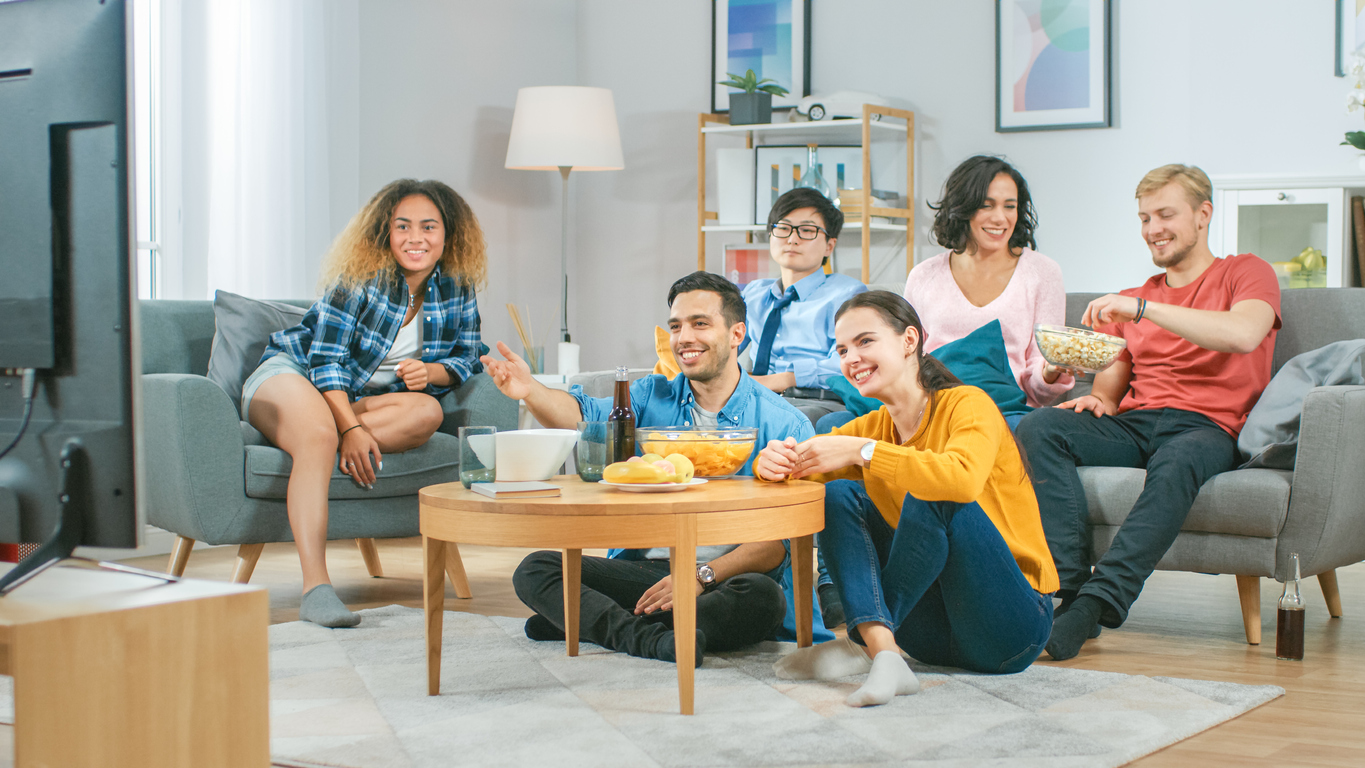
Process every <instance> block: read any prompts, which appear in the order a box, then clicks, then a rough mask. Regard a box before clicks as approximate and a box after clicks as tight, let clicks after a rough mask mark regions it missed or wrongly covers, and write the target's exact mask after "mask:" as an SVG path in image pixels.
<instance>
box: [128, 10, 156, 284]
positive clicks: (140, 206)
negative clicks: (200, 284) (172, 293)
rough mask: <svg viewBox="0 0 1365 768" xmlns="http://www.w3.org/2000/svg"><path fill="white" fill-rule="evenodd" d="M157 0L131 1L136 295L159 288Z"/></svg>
mask: <svg viewBox="0 0 1365 768" xmlns="http://www.w3.org/2000/svg"><path fill="white" fill-rule="evenodd" d="M160 22H161V2H160V0H133V82H132V88H133V164H134V166H135V167H134V179H133V188H134V190H135V200H134V210H135V212H136V232H137V235H136V237H137V295H138V298H140V299H156V298H160V297H161V294H162V289H161V245H160V237H161V232H160V229H161V227H160V221H159V216H158V202H159V195H158V192H159V189H160V186H161V184H160V168H161V162H160V161H161V156H160V155H161V153H160V150H161V142H160V126H161V109H160V102H161V99H160V96H161V77H160V73H161V56H160V52H161V45H160V42H161V23H160Z"/></svg>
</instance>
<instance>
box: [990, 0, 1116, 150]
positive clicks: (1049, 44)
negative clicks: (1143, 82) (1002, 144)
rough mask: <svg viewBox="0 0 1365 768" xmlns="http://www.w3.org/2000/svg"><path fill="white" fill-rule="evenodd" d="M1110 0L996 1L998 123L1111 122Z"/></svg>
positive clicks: (1017, 127) (1041, 127)
mask: <svg viewBox="0 0 1365 768" xmlns="http://www.w3.org/2000/svg"><path fill="white" fill-rule="evenodd" d="M1110 18H1111V14H1110V7H1109V0H1071V2H1069V3H1068V2H1055V1H1049V0H996V1H995V130H996V131H997V132H1000V133H1007V132H1011V131H1049V130H1057V129H1062V128H1108V127H1109V125H1110V124H1111V123H1110V110H1109V100H1110V61H1109V39H1110V33H1109V25H1110Z"/></svg>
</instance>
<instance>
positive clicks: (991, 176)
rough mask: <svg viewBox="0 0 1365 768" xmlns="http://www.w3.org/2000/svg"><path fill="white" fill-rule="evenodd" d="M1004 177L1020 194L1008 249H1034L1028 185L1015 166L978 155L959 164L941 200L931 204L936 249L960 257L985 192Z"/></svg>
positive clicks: (1035, 225) (1034, 217)
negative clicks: (938, 248)
mask: <svg viewBox="0 0 1365 768" xmlns="http://www.w3.org/2000/svg"><path fill="white" fill-rule="evenodd" d="M1002 173H1005V174H1009V177H1010V178H1011V179H1014V186H1015V187H1016V188H1018V190H1019V202H1018V206H1019V207H1018V211H1019V218H1018V219H1017V220H1016V221H1015V223H1014V232H1013V233H1011V234H1010V248H1011V249H1016V248H1023V247H1024V246H1028V247H1029V248H1034V249H1036V248H1037V247H1038V244H1037V242H1036V241H1035V240H1034V239H1033V231H1034V230H1035V229H1037V228H1038V216H1037V214H1035V213H1034V211H1033V198H1032V197H1030V196H1029V192H1028V182H1026V181H1024V177H1023V175H1022V174H1020V173H1019V171H1017V170H1015V169H1014V166H1012V165H1010V164H1009V163H1007V162H1005V161H1004V160H1002V159H1000V158H998V157H993V156H991V155H977V156H975V157H969V158H967V159H966V160H964V161H962V164H961V165H959V166H958V167H956V168H954V169H953V172H952V173H951V174H949V175H948V181H947V182H945V183H944V185H943V198H942V199H940V200H939V201H938V203H937V204H935V203H930V204H929V207H930V208H932V209H933V210H934V211H935V213H934V240H936V241H937V242H938V244H939V245H941V246H943V247H945V248H948V249H950V250H952V251H956V252H958V253H961V252H963V251H965V250H966V249H967V246H968V245H969V244H971V242H972V231H971V223H972V216H975V215H976V212H977V211H978V210H980V209H981V206H982V205H984V204H985V202H986V192H987V190H988V189H990V186H991V182H992V181H994V180H995V177H996V176H999V175H1000V174H1002Z"/></svg>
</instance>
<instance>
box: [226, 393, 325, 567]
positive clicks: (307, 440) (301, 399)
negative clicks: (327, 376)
mask: <svg viewBox="0 0 1365 768" xmlns="http://www.w3.org/2000/svg"><path fill="white" fill-rule="evenodd" d="M247 419H248V421H250V423H251V426H253V427H255V428H256V429H259V430H260V431H261V433H262V434H264V435H265V437H266V439H267V440H269V441H270V442H271V443H274V444H275V445H276V446H279V448H280V449H281V450H283V451H284V452H285V453H287V454H289V457H290V458H291V459H293V462H294V467H293V469H292V470H291V471H290V473H289V490H288V493H287V495H286V497H285V498H286V502H285V503H286V506H287V508H288V510H289V528H290V529H291V530H292V531H293V532H294V543H295V545H296V546H297V547H298V550H299V564H300V565H301V566H302V567H303V591H304V593H305V594H307V593H308V592H309V591H310V590H312V589H313V587H316V586H318V585H319V584H329V583H331V578H329V577H328V575H327V488H328V485H329V483H330V482H331V479H332V468H333V467H334V466H336V462H337V428H336V421H335V420H334V419H333V418H332V412H331V410H329V409H328V408H327V401H326V400H324V399H323V397H322V393H321V392H319V391H318V389H317V387H315V386H313V383H312V382H311V381H309V380H308V379H307V378H305V377H303V376H299V375H297V374H293V373H282V374H279V375H277V376H271V377H270V378H268V379H266V380H265V381H264V382H262V383H261V386H260V388H259V389H257V390H256V394H255V395H253V396H252V398H251V412H250V413H249V414H247Z"/></svg>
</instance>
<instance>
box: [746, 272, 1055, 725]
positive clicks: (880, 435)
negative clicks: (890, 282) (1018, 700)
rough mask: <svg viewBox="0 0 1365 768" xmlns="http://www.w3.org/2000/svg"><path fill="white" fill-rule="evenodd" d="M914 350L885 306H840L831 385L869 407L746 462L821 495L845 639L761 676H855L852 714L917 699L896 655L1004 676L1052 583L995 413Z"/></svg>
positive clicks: (1026, 490)
mask: <svg viewBox="0 0 1365 768" xmlns="http://www.w3.org/2000/svg"><path fill="white" fill-rule="evenodd" d="M923 339H924V329H923V326H921V324H920V321H919V317H918V316H917V315H916V314H915V310H914V308H912V307H911V306H910V304H909V303H908V302H906V301H905V299H903V298H901V297H900V296H898V295H896V294H894V293H890V292H888V291H870V292H868V293H862V294H859V295H857V296H854V297H853V298H851V299H849V300H848V301H847V302H845V303H844V305H843V306H842V307H841V308H840V309H839V313H838V315H837V316H836V321H835V348H836V350H837V351H838V354H839V356H840V360H841V366H842V369H843V373H844V375H845V376H847V377H848V379H849V381H851V382H853V384H854V386H856V387H857V388H858V391H859V393H861V394H863V395H866V396H868V397H876V398H878V399H879V400H881V401H882V402H883V403H884V405H883V406H882V407H881V408H880V409H879V410H877V411H875V412H873V413H869V414H867V415H865V416H863V417H861V418H858V419H855V420H854V421H851V422H849V423H848V424H845V425H843V426H842V427H839V428H837V429H835V430H834V431H833V432H831V433H830V434H827V435H820V436H817V437H813V438H811V439H809V440H807V441H805V442H804V443H800V444H798V443H796V442H795V441H794V440H791V439H788V440H787V441H786V442H777V441H773V442H770V443H769V444H768V445H767V447H766V448H764V449H763V451H762V452H761V453H760V454H759V456H758V459H757V460H756V461H755V463H754V474H755V475H757V476H758V477H760V478H761V479H764V480H770V481H776V480H784V479H787V478H792V479H797V478H804V479H808V480H815V481H818V482H822V483H825V484H826V486H825V530H824V531H823V532H822V533H821V534H820V548H821V550H822V551H823V552H824V555H825V562H826V563H827V564H828V565H829V569H830V573H831V575H832V576H833V577H834V584H835V585H836V587H837V588H838V590H839V595H840V597H841V598H842V599H843V604H844V607H845V611H846V615H847V616H848V627H849V630H848V634H849V638H850V640H848V641H833V642H828V643H822V644H820V645H817V646H814V647H811V648H803V649H801V650H799V651H797V652H795V653H793V654H790V655H788V656H786V657H784V658H783V659H782V661H780V662H778V664H777V674H778V676H780V677H784V678H787V679H833V678H836V677H843V676H846V675H850V674H858V673H860V672H863V671H866V672H867V673H868V676H867V682H866V683H864V685H863V686H862V687H861V688H859V689H858V690H857V691H855V692H854V693H853V694H852V695H850V696H849V697H848V703H849V704H850V705H852V706H868V705H873V704H885V703H886V702H888V701H890V700H891V699H892V698H893V697H894V696H896V695H903V694H909V693H914V692H916V691H917V690H919V684H918V683H917V682H916V680H915V675H914V673H913V672H911V671H910V667H909V666H908V665H907V664H906V663H905V660H904V659H903V658H902V656H901V649H904V650H905V651H906V652H907V653H909V654H910V655H911V656H913V657H914V658H916V659H918V660H920V661H922V662H925V663H928V664H935V665H941V666H952V667H960V668H962V669H967V670H971V671H974V672H987V673H1008V672H1018V671H1021V670H1023V669H1025V668H1026V667H1028V665H1029V664H1031V663H1033V660H1034V659H1035V658H1037V656H1038V654H1039V653H1040V652H1041V651H1042V649H1043V645H1044V644H1045V643H1046V642H1047V639H1048V633H1049V632H1050V631H1051V629H1052V598H1051V596H1050V593H1052V592H1054V591H1056V590H1057V571H1056V568H1055V567H1054V566H1053V564H1052V556H1051V555H1050V554H1049V552H1048V547H1047V540H1046V539H1045V538H1044V535H1043V526H1042V523H1041V521H1040V519H1039V516H1038V502H1037V500H1036V499H1035V498H1034V495H1033V486H1032V485H1031V483H1030V482H1029V478H1028V474H1027V471H1026V470H1025V467H1024V461H1023V459H1022V458H1021V457H1020V454H1019V449H1018V447H1017V446H1016V445H1015V443H1014V438H1013V437H1012V436H1011V435H1010V431H1009V428H1008V427H1007V426H1006V425H1005V419H1004V417H1002V416H1001V415H1000V411H999V410H998V409H997V408H996V407H995V403H994V402H992V401H991V399H990V398H989V397H987V396H986V393H984V392H982V391H981V390H980V389H977V388H976V387H970V386H966V385H964V384H963V383H962V382H960V381H958V380H957V378H956V377H954V376H953V375H952V373H950V372H949V371H948V369H947V368H945V367H944V366H943V364H942V363H940V362H938V361H937V360H935V359H934V358H932V357H926V356H925V355H924V350H923V347H922V342H923ZM859 480H861V481H863V482H862V483H859V482H857V481H859Z"/></svg>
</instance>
